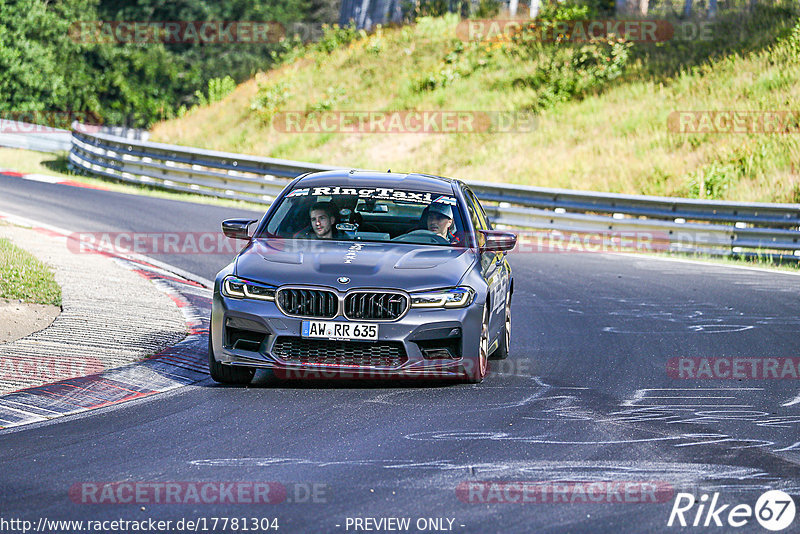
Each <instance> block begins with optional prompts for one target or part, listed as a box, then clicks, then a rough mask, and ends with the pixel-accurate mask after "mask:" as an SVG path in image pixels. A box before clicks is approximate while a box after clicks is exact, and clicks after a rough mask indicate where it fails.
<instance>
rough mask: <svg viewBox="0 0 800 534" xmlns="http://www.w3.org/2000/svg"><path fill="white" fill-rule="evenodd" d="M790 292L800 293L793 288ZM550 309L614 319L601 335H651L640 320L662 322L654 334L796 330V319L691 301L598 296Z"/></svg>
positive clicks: (559, 303)
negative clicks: (659, 300)
mask: <svg viewBox="0 0 800 534" xmlns="http://www.w3.org/2000/svg"><path fill="white" fill-rule="evenodd" d="M770 287H771V286H770ZM793 291H797V292H800V290H797V289H795V290H793ZM550 306H552V307H555V308H559V309H562V310H564V313H565V314H566V313H573V314H575V313H577V314H590V315H592V316H607V317H609V318H614V319H615V322H616V323H617V324H614V325H606V326H603V327H602V330H603V331H604V332H609V333H614V334H651V333H653V331H654V328H653V327H648V326H642V321H643V320H646V321H655V322H659V323H662V324H661V325H659V326H658V332H659V333H667V334H684V333H691V332H695V333H702V334H717V333H730V332H743V331H747V330H752V329H755V328H759V327H762V326H766V327H769V329H770V330H771V331H786V332H796V331H797V330H798V328H800V317H782V316H777V315H774V316H773V315H753V314H745V313H744V312H741V311H738V310H737V309H736V308H734V307H731V306H722V305H720V304H715V303H712V302H706V301H695V300H691V299H690V300H673V301H669V300H667V301H663V302H656V301H649V300H643V299H641V298H620V297H607V296H598V297H597V298H596V299H595V300H594V301H591V302H584V303H583V304H581V303H580V302H579V301H575V300H572V299H564V300H561V301H555V302H552V303H550ZM601 312H602V313H601Z"/></svg>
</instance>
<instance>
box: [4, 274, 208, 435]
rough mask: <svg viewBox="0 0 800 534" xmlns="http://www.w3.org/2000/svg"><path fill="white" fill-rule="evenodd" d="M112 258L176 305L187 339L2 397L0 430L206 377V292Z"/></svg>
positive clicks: (93, 407)
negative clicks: (142, 357)
mask: <svg viewBox="0 0 800 534" xmlns="http://www.w3.org/2000/svg"><path fill="white" fill-rule="evenodd" d="M115 259H116V261H118V262H119V263H120V264H121V265H123V266H124V267H126V268H128V269H131V270H133V271H135V272H137V273H138V274H140V275H142V276H145V277H146V278H148V279H149V280H150V281H151V282H153V283H154V284H155V285H156V286H157V287H158V288H159V289H160V290H161V291H163V292H164V293H166V294H167V295H168V296H170V298H172V299H173V300H174V301H176V302H180V303H181V305H180V306H179V309H180V310H181V312H182V313H183V316H184V319H185V321H186V325H187V328H188V330H189V334H188V336H187V337H186V338H184V340H183V341H181V342H180V343H178V344H177V345H175V346H173V347H169V348H167V349H164V350H162V351H161V352H159V353H157V354H155V355H153V356H151V357H149V358H148V359H146V360H144V361H142V362H138V363H134V364H130V365H126V366H123V367H117V368H115V369H111V370H108V371H104V372H102V373H99V374H95V375H90V376H86V377H80V378H73V379H69V380H63V381H61V382H56V383H53V384H46V385H44V386H39V387H34V388H30V389H25V390H20V391H16V392H13V393H9V394H6V395H2V396H0V429H3V428H10V427H17V426H20V425H25V424H29V423H35V422H40V421H46V420H48V419H54V418H57V417H62V416H65V415H71V414H76V413H81V412H86V411H89V410H95V409H98V408H103V407H105V406H111V405H114V404H119V403H123V402H128V401H131V400H135V399H139V398H143V397H148V396H150V395H155V394H157V393H161V392H164V391H169V390H172V389H175V388H179V387H182V386H185V385H189V384H193V383H196V382H199V381H201V380H205V379H206V378H208V371H207V364H206V350H207V348H206V343H207V337H206V336H207V334H208V316H209V309H210V307H211V291H210V290H208V289H205V288H204V287H202V286H200V285H199V284H198V283H196V282H192V281H189V280H183V279H181V278H177V277H175V276H174V274H173V273H171V272H169V271H166V270H163V269H161V268H159V267H156V266H155V265H151V264H148V263H147V262H142V261H135V260H129V259H124V258H115Z"/></svg>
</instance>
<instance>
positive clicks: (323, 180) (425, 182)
mask: <svg viewBox="0 0 800 534" xmlns="http://www.w3.org/2000/svg"><path fill="white" fill-rule="evenodd" d="M455 183H456V180H453V179H451V178H443V177H441V176H433V175H430V174H419V173H409V174H405V173H395V172H377V171H359V170H347V169H341V170H335V171H324V172H315V173H313V174H307V175H305V176H303V177H302V178H300V179H299V180H298V181H297V182H296V183H295V187H325V186H336V185H338V186H340V187H354V188H359V187H375V186H380V187H391V188H393V189H403V190H406V191H426V192H430V193H441V194H448V195H452V194H453V187H454V184H455Z"/></svg>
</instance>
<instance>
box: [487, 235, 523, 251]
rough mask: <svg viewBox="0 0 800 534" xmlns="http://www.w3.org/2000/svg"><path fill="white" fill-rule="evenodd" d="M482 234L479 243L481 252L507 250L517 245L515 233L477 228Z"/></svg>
mask: <svg viewBox="0 0 800 534" xmlns="http://www.w3.org/2000/svg"><path fill="white" fill-rule="evenodd" d="M478 233H480V234H481V235H482V236H483V239H480V238H479V239H480V241H483V242H482V243H481V244H480V247H479V248H480V251H481V252H508V251H509V250H511V249H513V248H514V247H515V246H517V235H516V234H513V233H511V232H504V231H502V230H478Z"/></svg>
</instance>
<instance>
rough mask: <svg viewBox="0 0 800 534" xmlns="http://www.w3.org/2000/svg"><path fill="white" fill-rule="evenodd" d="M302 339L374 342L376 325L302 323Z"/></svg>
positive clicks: (376, 335) (376, 334) (324, 322)
mask: <svg viewBox="0 0 800 534" xmlns="http://www.w3.org/2000/svg"><path fill="white" fill-rule="evenodd" d="M300 335H301V336H302V337H315V338H323V339H344V340H347V341H353V340H356V341H359V340H360V341H375V340H376V339H378V325H376V324H369V323H343V322H336V321H303V330H302V332H301V334H300Z"/></svg>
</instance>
